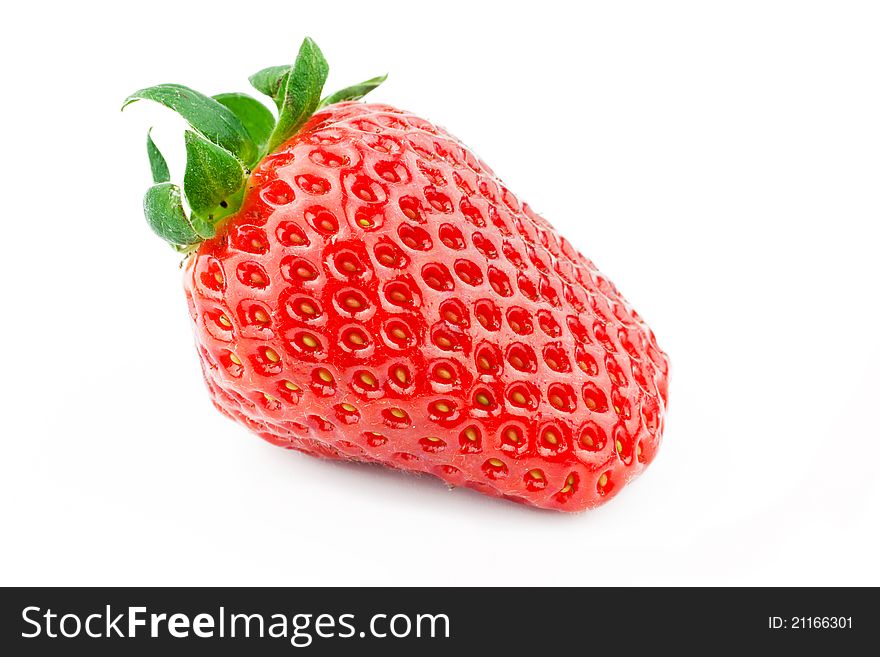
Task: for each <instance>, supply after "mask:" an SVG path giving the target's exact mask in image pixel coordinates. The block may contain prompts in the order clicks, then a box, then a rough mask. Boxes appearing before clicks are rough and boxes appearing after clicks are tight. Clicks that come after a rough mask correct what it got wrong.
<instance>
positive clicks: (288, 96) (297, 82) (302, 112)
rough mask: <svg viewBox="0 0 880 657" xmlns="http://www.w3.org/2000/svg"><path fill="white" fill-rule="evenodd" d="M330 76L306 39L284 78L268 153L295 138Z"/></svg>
mask: <svg viewBox="0 0 880 657" xmlns="http://www.w3.org/2000/svg"><path fill="white" fill-rule="evenodd" d="M329 72H330V68H329V66H327V60H325V59H324V55H322V54H321V50H320V49H319V48H318V46H317V44H315V42H314V41H312V40H311V39H310V38H308V37H306V38H305V39H304V40H303V42H302V46H300V49H299V54H298V55H297V56H296V62H294V64H293V69H292V70H291V71H290V74H289V75H288V76H287V84H286V85H285V88H284V100H283V102H282V104H281V109H280V110H279V114H278V123H277V124H276V125H275V129H274V130H273V131H272V136H271V137H270V138H269V152H271V151H273V150H274V149H275V148H276V147H277V146H278V145H279V144H281V143H282V142H284V141H287V140H288V139H290V137H292V136H293V135H295V134H296V132H297V130H299V129H300V128H301V127H302V126H303V124H305V122H306V121H308V119H309V117H310V116H311V115H312V114H313V113H314V111H315V110H316V109H317V108H318V105H319V103H320V102H321V90H322V89H323V88H324V82H326V81H327V74H328V73H329Z"/></svg>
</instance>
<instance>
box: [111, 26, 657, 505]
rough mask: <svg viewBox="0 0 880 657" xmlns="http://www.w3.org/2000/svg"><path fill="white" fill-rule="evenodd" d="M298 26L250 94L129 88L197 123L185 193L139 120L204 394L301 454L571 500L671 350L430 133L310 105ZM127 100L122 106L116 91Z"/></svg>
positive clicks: (645, 415)
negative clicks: (261, 98) (262, 96)
mask: <svg viewBox="0 0 880 657" xmlns="http://www.w3.org/2000/svg"><path fill="white" fill-rule="evenodd" d="M326 76H327V64H326V62H325V60H324V58H323V56H322V55H321V52H320V50H318V48H317V46H316V45H315V44H314V42H312V41H311V40H310V39H306V40H305V41H304V42H303V45H302V47H301V49H300V52H299V55H298V57H297V59H296V62H295V64H294V65H293V66H292V67H287V66H280V67H272V68H269V69H264V70H263V71H261V72H260V73H258V74H256V75H255V76H253V77H252V78H251V82H252V83H253V84H254V86H255V87H256V88H257V89H258V90H260V91H262V92H264V93H266V94H267V95H268V96H269V97H271V98H272V99H273V100H274V101H275V103H276V105H277V107H278V119H277V120H276V119H275V118H274V116H273V114H272V113H271V112H270V111H269V110H268V109H266V107H265V106H263V105H262V104H261V103H259V102H257V101H256V100H254V99H253V98H251V97H249V96H246V95H244V94H222V95H220V96H215V97H214V98H208V97H207V96H203V95H202V94H199V93H198V92H195V91H193V90H191V89H188V88H186V87H182V86H179V85H159V86H156V87H151V88H148V89H144V90H142V91H139V92H137V93H135V94H133V95H132V96H131V97H130V98H129V99H128V100H127V103H129V102H133V101H135V100H138V99H147V100H152V101H156V102H159V103H161V104H163V105H165V106H167V107H169V108H171V109H174V110H176V111H177V112H178V113H180V115H181V116H183V118H184V119H186V120H187V121H188V122H189V124H190V129H189V130H187V132H186V133H185V137H186V152H187V166H186V171H185V174H184V178H183V193H184V195H185V197H186V200H187V202H188V205H189V210H190V211H189V213H188V214H187V212H186V210H185V209H184V207H183V203H182V197H181V191H180V188H179V187H178V186H177V185H175V184H173V183H172V182H170V180H169V173H168V167H167V166H166V164H165V160H164V159H163V157H162V155H161V154H160V153H159V151H158V149H157V148H156V146H155V144H154V143H153V141H152V140H151V139H150V137H149V136H148V138H147V148H148V154H149V156H150V162H151V165H152V169H153V177H154V182H155V184H154V185H153V187H151V188H150V189H149V190H148V192H147V195H146V197H145V201H144V209H145V214H146V216H147V219H148V221H149V223H150V225H151V226H152V227H153V229H154V230H155V232H157V233H158V234H159V235H160V236H161V237H162V238H164V239H165V240H166V241H167V242H169V243H170V244H171V245H172V246H174V247H175V248H176V249H178V250H179V251H181V252H183V253H185V254H186V261H185V267H184V269H185V275H184V285H185V290H186V297H187V300H188V302H189V309H190V314H191V317H192V321H193V325H194V328H195V336H196V342H197V346H198V353H199V356H200V359H201V365H202V369H203V371H204V377H205V380H206V382H207V385H208V389H209V390H210V394H211V396H212V399H213V402H214V404H215V406H216V407H217V408H218V409H219V410H220V411H221V412H222V413H224V414H226V415H228V416H229V417H231V418H232V419H234V420H237V421H238V422H240V423H241V424H243V425H244V426H246V427H248V428H249V429H251V430H252V431H253V432H255V433H256V434H258V435H259V436H261V437H263V438H265V439H266V440H268V441H269V442H271V443H273V444H276V445H279V446H282V447H286V448H290V449H296V450H299V451H301V452H305V453H307V454H311V455H314V456H321V457H326V458H334V459H352V460H359V461H370V462H378V463H382V464H385V465H388V466H391V467H394V468H400V469H403V470H408V471H413V472H427V473H431V474H434V475H436V476H438V477H440V478H442V479H443V480H445V481H446V482H448V483H449V484H451V485H456V486H458V485H463V486H469V487H471V488H474V489H476V490H479V491H481V492H484V493H487V494H490V495H497V496H502V497H505V498H508V499H511V500H514V501H517V502H524V503H527V504H531V505H534V506H538V507H544V508H550V509H559V510H563V511H578V510H582V509H585V508H589V507H593V506H596V505H597V504H600V503H602V502H604V501H606V500H608V499H610V498H611V497H613V496H614V495H615V494H616V493H617V492H618V491H620V489H621V488H622V487H623V486H624V484H626V483H627V482H628V481H629V480H631V479H632V478H633V477H634V476H636V475H638V474H639V473H640V472H641V471H642V470H643V469H644V468H645V467H646V466H647V465H648V463H650V462H651V460H652V459H653V458H654V456H655V454H656V452H657V448H658V446H659V443H660V436H661V432H662V429H663V422H664V414H665V410H666V399H667V373H668V363H667V358H666V355H665V354H664V353H663V352H662V351H661V350H660V349H659V347H658V346H657V343H656V341H655V339H654V335H653V334H652V332H651V330H650V329H649V328H648V327H647V326H646V325H645V323H644V322H643V321H642V320H641V318H640V317H639V315H638V314H636V312H635V311H634V310H633V309H632V308H631V307H630V306H629V304H628V303H627V302H626V301H625V300H624V299H623V297H622V296H621V295H620V293H619V292H618V291H617V289H616V288H615V287H614V285H613V284H612V283H611V282H610V281H609V280H608V279H607V278H605V277H604V276H602V275H601V274H600V273H599V272H598V270H597V269H596V267H595V266H594V265H593V263H592V262H590V261H589V260H588V259H586V258H585V257H584V256H582V255H581V254H580V253H578V252H577V251H576V250H575V249H574V248H572V246H571V245H570V244H569V243H568V242H567V241H566V240H565V239H564V238H562V237H560V236H559V235H558V234H557V233H556V231H555V230H554V229H553V228H552V227H551V226H550V224H549V223H547V221H545V220H544V219H543V218H542V217H540V216H538V215H537V214H536V213H535V212H534V211H532V210H531V208H529V206H528V205H527V204H525V203H522V202H521V201H520V200H519V199H517V197H516V196H514V194H513V193H512V192H511V191H510V190H508V189H507V188H506V187H505V186H504V185H503V184H502V183H501V181H500V180H499V179H498V178H497V177H496V176H495V175H494V173H493V172H492V171H491V169H489V167H488V166H486V165H485V164H484V163H483V162H482V161H480V160H479V159H478V158H477V157H476V156H475V155H474V154H473V153H472V152H471V151H470V150H469V149H468V148H467V147H466V146H464V145H463V144H462V143H461V142H460V141H458V140H457V139H456V138H455V137H453V136H452V135H450V134H449V133H448V132H446V131H445V130H443V129H442V128H440V127H438V126H436V125H434V124H432V123H430V122H428V121H426V120H424V119H421V118H419V117H417V116H414V115H412V114H410V113H408V112H404V111H401V110H399V109H395V108H394V107H390V106H388V105H380V104H364V103H361V102H357V101H359V100H360V98H362V97H363V95H364V94H366V93H367V92H368V91H370V90H371V89H373V88H374V87H376V86H377V85H378V84H379V83H380V82H382V80H383V79H384V78H374V79H372V80H369V81H367V82H365V83H362V84H360V85H355V86H353V87H349V88H347V89H344V90H343V91H341V92H338V93H336V94H333V95H331V96H329V97H327V98H324V99H323V100H322V99H321V91H322V87H323V84H324V81H325V79H326ZM127 103H126V104H127Z"/></svg>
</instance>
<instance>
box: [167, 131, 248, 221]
mask: <svg viewBox="0 0 880 657" xmlns="http://www.w3.org/2000/svg"><path fill="white" fill-rule="evenodd" d="M184 137H185V140H186V171H185V172H184V174H183V191H184V193H185V194H186V200H187V201H189V207H190V208H191V209H192V211H193V214H195V215H199V216H200V217H202V218H203V219H206V220H207V221H208V223H209V224H210V225H212V226H213V224H214V222H215V221H216V219H218V218H219V217H220V216H222V215H225V214H228V213H229V208H230V207H231V206H232V205H233V203H232V202H231V201H232V200H233V197H235V196H236V195H237V194H238V192H239V191H240V190H241V189H242V187H244V183H245V179H246V175H247V174H246V172H245V169H244V167H243V166H242V164H241V162H239V161H238V159H237V158H236V157H235V156H234V155H233V154H232V153H230V152H229V151H227V150H225V149H223V148H220V146H217V145H216V144H212V143H211V142H210V141H208V140H207V139H205V138H203V137H201V136H200V135H198V134H196V133H195V132H192V131H191V130H187V131H186V133H185V134H184Z"/></svg>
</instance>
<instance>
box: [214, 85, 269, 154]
mask: <svg viewBox="0 0 880 657" xmlns="http://www.w3.org/2000/svg"><path fill="white" fill-rule="evenodd" d="M214 100H216V101H217V102H218V103H220V104H221V105H223V106H224V107H226V108H227V109H229V110H230V111H231V112H232V113H233V114H235V116H237V117H238V120H239V121H241V124H242V125H243V126H244V128H245V130H247V132H248V135H250V138H251V141H252V142H254V143H255V144H256V145H257V150H259V151H262V150H263V147H264V146H265V145H266V142H267V141H269V135H271V134H272V128H274V127H275V117H274V116H273V115H272V112H270V111H269V109H268V108H267V107H266V106H265V105H263V103H261V102H260V101H258V100H256V99H254V98H251V97H250V96H248V95H247V94H239V93H229V94H218V95H216V96H214ZM249 164H250V163H249Z"/></svg>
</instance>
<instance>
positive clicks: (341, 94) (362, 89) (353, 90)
mask: <svg viewBox="0 0 880 657" xmlns="http://www.w3.org/2000/svg"><path fill="white" fill-rule="evenodd" d="M387 79H388V75H387V74H386V75H380V76H379V77H377V78H371V79H369V80H365V81H364V82H361V83H360V84H353V85H352V86H350V87H346V88H345V89H340V90H339V91H337V92H336V93H335V94H330V95H329V96H327V97H326V98H325V99H324V100H322V101H321V104H320V107H326V106H327V105H332V104H333V103H341V102H342V101H344V100H360V99H361V98H363V97H364V96H366V95H367V94H368V93H370V92H371V91H372V90H373V89H375V88H376V87H378V86H379V85H380V84H382V83H383V82H385V80H387Z"/></svg>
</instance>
